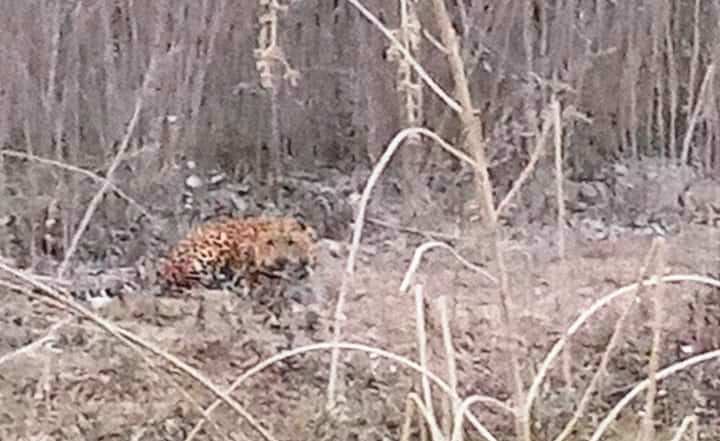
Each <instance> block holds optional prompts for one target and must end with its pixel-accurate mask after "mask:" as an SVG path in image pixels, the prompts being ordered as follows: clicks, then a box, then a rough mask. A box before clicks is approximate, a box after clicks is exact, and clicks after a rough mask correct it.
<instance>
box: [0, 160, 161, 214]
mask: <svg viewBox="0 0 720 441" xmlns="http://www.w3.org/2000/svg"><path fill="white" fill-rule="evenodd" d="M0 155H3V156H12V157H15V158H24V159H29V160H31V161H36V162H39V163H41V164H47V165H52V166H55V167H58V168H62V169H65V170H69V171H72V172H75V173H79V174H81V175H84V176H87V177H89V178H91V179H92V180H93V181H95V182H99V183H105V182H108V183H109V188H110V189H112V191H114V192H115V193H117V194H118V196H120V198H121V199H125V200H126V201H127V202H128V203H129V204H130V205H132V206H134V207H135V208H137V209H138V210H139V211H140V212H141V213H142V214H143V215H144V216H146V217H147V218H148V219H150V220H155V217H154V216H153V215H152V214H150V212H149V211H147V210H146V209H145V207H143V206H142V205H140V203H139V202H137V201H136V200H135V199H133V198H131V197H130V196H128V195H127V194H126V193H125V192H124V191H122V189H121V188H120V187H118V186H117V185H115V184H113V183H112V182H110V181H109V180H108V179H107V178H103V177H102V176H100V175H98V174H96V173H93V172H91V171H90V170H87V169H84V168H81V167H76V166H74V165H71V164H65V163H64V162H60V161H56V160H54V159H48V158H42V157H40V156H36V155H31V154H29V153H23V152H15V151H12V150H0Z"/></svg>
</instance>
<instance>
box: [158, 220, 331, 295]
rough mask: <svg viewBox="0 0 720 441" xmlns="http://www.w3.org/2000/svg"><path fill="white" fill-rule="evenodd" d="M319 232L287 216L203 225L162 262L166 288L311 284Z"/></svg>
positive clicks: (246, 291) (248, 289)
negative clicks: (299, 282) (307, 281)
mask: <svg viewBox="0 0 720 441" xmlns="http://www.w3.org/2000/svg"><path fill="white" fill-rule="evenodd" d="M317 240H318V235H317V232H316V230H315V229H314V228H313V227H311V226H310V225H307V224H305V223H304V222H302V221H300V220H298V219H296V218H294V217H285V216H258V217H223V218H219V219H216V220H213V221H208V222H206V223H203V224H200V225H198V226H196V227H195V228H193V229H192V230H191V231H190V232H189V233H188V234H187V235H186V236H185V237H183V238H182V239H181V240H180V241H178V242H177V243H176V244H175V245H174V246H173V247H172V248H171V250H170V251H169V252H168V253H167V255H166V256H165V257H163V258H161V262H160V265H159V266H158V267H159V270H158V279H159V280H160V282H161V285H162V287H163V288H165V289H168V290H171V291H183V290H187V289H193V288H205V289H215V290H217V289H227V290H230V291H234V292H237V291H239V292H241V293H242V294H245V295H247V294H249V293H250V292H252V291H255V290H257V289H258V288H259V287H260V286H261V285H263V284H272V283H275V282H276V281H285V282H287V283H293V282H295V281H302V280H305V279H307V278H308V277H309V276H310V275H311V274H312V273H313V270H314V268H315V266H316V263H317V258H316V254H315V245H316V243H317Z"/></svg>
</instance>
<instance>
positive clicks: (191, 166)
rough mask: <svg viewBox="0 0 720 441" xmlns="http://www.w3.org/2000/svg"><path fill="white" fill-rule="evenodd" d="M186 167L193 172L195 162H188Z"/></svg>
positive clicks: (195, 165)
mask: <svg viewBox="0 0 720 441" xmlns="http://www.w3.org/2000/svg"><path fill="white" fill-rule="evenodd" d="M186 165H187V168H188V169H189V170H195V167H197V164H196V163H195V161H188V162H187V164H186Z"/></svg>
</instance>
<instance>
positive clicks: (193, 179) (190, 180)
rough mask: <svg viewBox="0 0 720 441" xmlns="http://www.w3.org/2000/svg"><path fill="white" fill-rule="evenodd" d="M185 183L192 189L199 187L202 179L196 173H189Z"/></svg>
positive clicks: (201, 184)
mask: <svg viewBox="0 0 720 441" xmlns="http://www.w3.org/2000/svg"><path fill="white" fill-rule="evenodd" d="M185 185H186V186H187V187H188V188H192V189H196V188H200V187H202V186H203V180H202V178H201V177H199V176H198V175H190V176H188V177H187V179H185Z"/></svg>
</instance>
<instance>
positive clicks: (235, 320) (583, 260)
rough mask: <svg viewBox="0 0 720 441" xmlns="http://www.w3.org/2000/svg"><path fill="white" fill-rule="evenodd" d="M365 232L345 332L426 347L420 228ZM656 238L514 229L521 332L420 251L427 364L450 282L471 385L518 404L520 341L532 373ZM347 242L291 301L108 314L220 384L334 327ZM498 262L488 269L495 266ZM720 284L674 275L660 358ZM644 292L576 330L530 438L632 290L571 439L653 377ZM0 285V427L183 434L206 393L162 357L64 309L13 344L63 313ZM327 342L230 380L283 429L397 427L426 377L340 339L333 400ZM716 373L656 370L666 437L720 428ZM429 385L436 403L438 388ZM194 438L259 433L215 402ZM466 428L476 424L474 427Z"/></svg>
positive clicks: (708, 261)
mask: <svg viewBox="0 0 720 441" xmlns="http://www.w3.org/2000/svg"><path fill="white" fill-rule="evenodd" d="M437 225H439V223H438V224H437ZM366 231H367V234H366V238H365V239H364V240H363V246H362V249H361V253H360V255H359V261H358V267H357V275H356V280H355V289H354V290H353V292H351V294H350V296H349V297H348V299H347V304H346V309H345V316H346V321H345V324H344V329H343V334H344V336H345V337H344V340H345V341H350V342H358V343H364V344H369V345H372V346H377V347H380V348H383V349H386V350H388V351H392V352H396V353H398V354H402V355H405V356H408V357H410V358H412V359H417V354H418V349H417V348H418V346H417V334H416V323H415V319H416V314H415V300H414V297H413V291H410V292H405V293H401V292H399V290H398V288H399V286H400V283H401V281H402V279H403V276H404V274H405V272H406V270H407V267H408V265H409V262H410V260H411V258H412V255H413V252H414V249H415V246H417V245H418V244H420V243H421V239H420V238H419V237H418V236H417V235H414V234H408V233H404V232H401V231H393V230H390V229H387V228H385V227H379V226H377V225H373V224H368V225H367V227H366ZM548 239H549V240H552V238H548ZM473 243H474V244H475V245H473V246H470V245H468V244H462V243H458V244H455V245H456V247H457V248H458V249H459V250H461V252H462V253H463V254H464V255H465V256H466V257H468V258H469V259H470V260H472V261H475V262H477V261H479V260H480V261H482V257H481V255H482V253H481V252H480V251H479V250H478V248H479V247H478V246H477V245H476V243H477V242H473ZM650 243H651V238H650V237H649V236H640V235H636V236H628V237H624V238H621V239H616V240H605V241H598V242H592V241H587V240H583V239H581V238H579V237H578V236H576V235H573V234H570V235H569V237H568V251H567V255H566V257H565V258H564V259H559V258H557V257H556V255H557V251H556V248H555V247H556V246H553V245H546V246H540V247H535V248H533V247H528V246H526V245H523V244H522V243H520V242H519V241H514V240H512V239H509V240H508V241H507V243H506V249H507V252H506V257H507V268H508V272H509V274H510V285H511V292H512V298H511V305H510V309H511V310H510V314H511V317H512V320H513V323H514V330H513V334H514V335H512V336H511V335H507V333H506V332H505V331H503V326H502V321H501V309H500V307H499V301H498V298H499V294H498V290H497V288H496V287H495V285H494V284H493V283H492V282H491V281H489V280H488V279H487V278H485V277H484V276H482V275H479V274H477V273H474V272H472V271H470V270H468V269H466V268H463V266H462V265H461V264H460V263H459V262H458V261H457V260H456V259H455V258H454V257H452V255H451V254H450V253H448V252H447V251H443V250H434V251H432V252H430V253H428V255H426V256H425V259H424V261H423V264H422V265H421V267H420V269H419V271H418V273H417V276H416V279H415V282H416V283H422V285H423V289H424V295H425V297H426V302H425V312H426V318H427V321H428V324H427V330H428V340H429V357H430V360H429V363H430V366H431V367H432V369H433V371H434V372H436V373H438V374H439V375H440V376H441V377H443V378H447V369H446V366H447V361H446V358H445V354H444V349H443V344H442V334H441V328H440V320H439V317H440V316H439V312H438V302H437V299H438V298H439V297H440V296H446V297H447V301H448V304H449V305H450V315H451V319H450V324H451V330H452V333H453V339H454V346H455V350H456V351H457V354H456V357H457V370H458V384H459V392H460V394H461V396H469V395H471V394H480V395H487V396H491V397H494V398H496V399H499V400H501V401H505V402H507V403H508V404H511V402H510V400H511V388H510V387H509V385H510V384H511V383H510V381H511V375H510V369H509V364H508V356H509V353H510V351H511V350H514V351H516V353H517V354H519V355H520V357H519V362H520V368H521V371H522V374H523V381H524V382H525V385H526V387H527V386H528V385H529V384H530V381H531V379H532V376H533V374H534V373H535V372H536V371H537V368H538V366H539V364H540V363H541V361H542V359H543V358H544V356H545V354H547V352H548V350H549V349H550V347H551V346H552V345H553V344H554V343H555V342H556V341H557V340H558V338H559V336H560V335H561V333H562V332H563V331H564V330H566V329H567V328H568V327H569V326H570V324H571V323H572V321H573V320H575V318H577V316H578V315H579V314H580V313H581V311H583V310H585V309H586V308H588V307H589V306H590V305H591V304H592V303H593V302H594V301H596V300H598V299H600V298H601V297H602V296H604V295H606V294H608V293H610V292H611V291H613V290H615V289H617V288H618V287H621V286H624V285H626V284H629V283H632V282H634V281H635V280H636V279H637V276H638V274H639V271H640V268H641V266H642V264H643V261H644V259H645V255H646V253H647V251H648V250H649V248H650ZM718 250H720V230H718V229H714V228H711V227H705V226H698V225H689V224H688V225H683V227H682V229H681V231H680V233H678V234H676V235H673V236H670V237H669V238H668V242H667V252H668V256H667V263H668V267H669V272H670V273H672V274H691V273H700V274H714V275H715V276H716V277H717V273H718V269H719V268H720V253H719V252H718ZM346 251H347V250H346V247H345V246H344V245H343V243H341V242H336V241H332V240H325V241H323V242H322V243H321V246H320V251H319V253H320V263H319V267H318V271H317V272H316V274H315V275H314V276H313V279H312V281H311V285H312V286H311V287H312V289H311V290H309V289H299V290H297V291H293V292H292V293H290V294H288V295H287V299H286V301H285V303H284V304H283V305H284V306H283V308H281V309H277V308H271V307H269V305H261V304H258V302H256V301H253V300H250V299H241V298H237V297H235V296H232V295H228V294H225V293H221V292H193V293H192V295H191V296H189V297H187V298H166V297H151V296H143V295H132V296H127V297H126V298H124V299H123V300H122V301H120V300H117V301H113V302H112V303H110V304H109V305H108V306H106V307H105V308H103V309H101V310H100V311H99V313H100V314H101V315H102V316H104V317H106V318H109V319H111V320H112V321H113V322H115V323H117V324H118V325H119V326H121V327H123V328H125V329H127V330H129V331H131V332H133V333H136V334H137V335H138V336H140V337H142V338H144V339H146V340H148V341H150V342H152V343H154V344H156V345H157V346H159V347H161V348H164V349H165V350H167V351H168V352H169V353H171V354H173V355H175V356H177V357H179V358H180V359H182V360H183V361H185V362H186V363H188V364H189V365H191V366H192V367H194V368H195V369H197V370H199V371H200V372H202V373H203V374H204V375H206V376H207V377H208V378H209V379H210V380H211V381H212V382H213V383H215V384H216V385H219V386H220V387H221V388H225V387H228V386H229V385H230V384H231V383H232V382H233V381H234V380H235V379H236V378H237V377H238V376H240V375H241V374H242V373H243V372H245V371H246V370H247V369H249V368H250V367H252V366H253V365H255V364H256V363H257V362H259V361H260V360H262V359H265V358H267V357H269V356H271V355H273V354H275V353H277V352H278V351H281V350H284V349H289V348H293V347H298V346H301V345H305V344H309V343H313V342H323V341H328V340H329V339H330V337H331V335H332V326H333V324H332V318H333V313H334V308H335V300H336V297H337V293H338V289H339V286H340V283H341V275H342V273H343V267H344V264H345V258H346V255H347V254H346ZM488 265H489V266H488V267H487V268H486V269H487V270H488V271H489V272H490V273H492V274H497V273H496V268H493V267H492V265H490V264H488ZM718 294H720V292H718V290H714V291H713V290H711V289H709V288H706V287H703V286H700V285H692V284H685V283H684V284H673V285H668V286H666V287H665V292H664V293H662V299H661V301H660V304H661V305H662V308H663V311H664V314H665V315H664V320H663V321H662V331H663V332H662V337H663V341H662V350H661V360H660V366H661V367H663V366H667V365H669V364H671V363H673V362H675V361H678V360H680V359H683V358H687V357H689V356H692V355H693V354H697V353H699V352H702V351H709V350H712V349H717V348H719V347H720V300H718ZM652 295H659V294H658V291H657V290H648V291H646V292H645V294H644V295H643V297H642V299H641V301H639V302H635V303H632V299H631V298H630V296H626V297H627V298H622V299H619V300H618V301H615V302H613V303H611V304H610V305H609V306H608V307H606V308H604V309H602V310H601V311H600V312H599V313H598V314H597V315H596V316H595V317H594V318H592V319H591V320H590V322H589V323H588V324H586V325H585V326H584V327H583V328H582V329H581V331H580V332H579V333H578V334H577V335H576V337H575V338H573V340H572V342H571V345H570V346H569V349H568V350H567V351H566V352H565V353H564V354H563V356H562V357H561V360H558V362H557V363H556V366H555V367H554V368H553V370H552V371H551V373H550V376H549V378H548V379H547V380H546V384H547V387H544V388H543V391H542V394H541V397H540V398H539V399H538V401H537V404H536V408H535V410H534V412H533V419H534V422H533V430H534V431H535V435H536V439H538V440H549V439H552V437H553V436H554V435H557V433H559V430H560V429H562V427H563V425H564V424H565V423H566V422H567V421H568V419H569V418H570V416H571V415H572V411H573V410H574V407H575V403H577V402H578V400H579V399H580V397H581V396H582V394H583V391H584V388H585V387H586V386H587V384H588V382H589V380H590V378H591V376H592V375H593V374H594V373H595V371H596V370H597V366H598V364H599V363H600V359H601V356H602V353H603V351H604V349H605V347H606V345H607V343H608V341H609V339H610V337H611V335H612V333H613V329H614V327H615V324H616V321H617V320H618V318H619V317H620V315H621V313H622V311H623V310H624V308H626V307H627V306H628V305H629V304H632V310H631V312H630V313H629V315H628V317H627V319H626V322H625V325H624V327H623V330H622V332H621V338H620V339H619V342H618V343H617V346H616V348H615V350H614V351H613V353H612V354H611V359H610V362H609V366H608V368H607V373H606V375H605V376H604V377H603V379H602V381H601V384H600V386H599V391H598V392H596V393H595V394H594V395H593V398H592V400H591V404H590V408H589V410H588V415H586V417H584V418H583V419H582V421H581V424H580V429H579V430H578V432H577V433H576V438H575V439H587V436H588V434H589V433H591V432H592V430H591V429H592V428H593V427H596V425H597V423H598V421H599V420H600V419H601V418H602V417H603V416H604V415H606V414H607V412H608V411H609V409H610V408H612V406H613V405H614V404H615V403H617V402H618V401H619V400H620V399H621V398H622V397H623V395H624V394H625V393H626V392H627V391H628V390H629V388H631V387H632V386H633V385H635V384H636V383H637V382H638V381H641V380H642V379H644V378H645V377H646V375H647V363H648V355H649V352H650V347H651V343H652V327H651V322H652V320H653V306H652V301H651V296H652ZM0 299H1V300H2V302H1V303H0V305H1V306H0V322H1V323H0V326H1V328H2V333H0V357H3V358H2V360H3V362H2V364H0V401H1V402H2V406H0V439H2V440H7V441H15V440H70V439H72V440H142V441H155V440H182V439H186V437H187V435H188V434H189V433H190V431H191V430H192V429H193V427H194V426H195V425H196V424H197V423H198V422H200V421H201V420H202V416H201V413H200V409H201V407H206V406H208V405H209V404H210V403H211V402H212V401H213V400H214V397H213V396H212V395H211V394H210V393H209V392H208V391H207V390H206V389H204V388H203V387H201V386H200V385H198V384H197V383H195V382H194V381H192V380H190V379H189V378H187V377H186V376H184V375H182V374H180V373H178V372H176V371H175V370H174V369H170V368H168V366H167V365H166V363H164V362H162V361H159V360H158V359H157V358H155V357H152V356H149V354H145V357H141V356H140V355H139V354H138V353H137V352H135V351H133V350H131V349H130V348H128V347H127V346H126V345H124V344H122V343H121V342H119V341H117V340H116V339H115V338H113V337H112V336H110V335H108V334H107V333H105V332H103V331H102V330H101V329H99V328H98V327H97V326H95V325H94V324H93V323H92V322H90V321H88V320H85V319H80V318H72V319H71V320H70V321H69V322H68V323H67V324H66V325H64V326H62V327H60V328H59V329H57V331H55V332H54V333H53V334H52V338H50V339H48V340H46V341H44V342H43V343H42V344H40V345H38V346H33V347H30V348H29V349H28V350H26V351H24V352H22V353H16V352H15V351H17V350H18V349H20V348H23V347H25V346H26V345H29V344H31V343H33V342H35V341H37V340H39V339H42V338H43V337H44V336H45V335H46V334H47V333H48V330H50V329H52V328H53V325H55V324H56V323H58V322H60V321H62V320H65V319H66V318H67V317H70V314H69V313H67V312H64V311H61V310H58V309H55V308H52V307H49V306H46V305H44V304H43V303H42V302H39V301H37V300H30V299H29V298H27V297H26V296H23V295H21V294H18V293H14V292H7V291H0ZM10 354H12V357H11V358H10V359H6V357H7V356H9V355H10ZM329 359H330V358H329V353H327V352H312V353H309V354H304V355H302V356H299V357H295V358H293V359H290V360H287V361H285V362H283V363H279V364H277V365H274V366H272V367H270V368H267V369H265V370H263V371H262V372H260V373H259V374H257V375H255V376H252V377H251V378H249V379H248V380H246V381H245V382H244V383H243V384H242V385H241V386H240V387H239V388H238V389H237V390H236V391H235V392H234V393H233V396H234V397H235V398H236V399H237V400H238V401H239V402H240V403H241V404H242V405H244V406H245V408H246V409H247V410H248V411H249V412H250V414H252V415H253V416H254V417H255V418H256V419H257V420H259V421H260V422H261V424H262V426H263V427H264V428H266V429H267V430H268V431H269V432H270V433H272V434H273V435H274V436H275V437H276V438H277V439H279V440H301V439H302V440H305V439H316V440H330V439H333V440H334V439H341V440H381V439H399V437H400V432H401V429H402V427H403V424H404V412H405V407H406V400H407V396H408V394H409V393H410V392H415V393H419V394H421V388H420V382H419V376H418V375H417V374H416V373H415V372H412V371H410V370H408V369H405V368H403V367H400V366H399V365H397V364H395V363H392V362H390V361H388V360H384V359H381V358H378V357H371V356H368V355H367V354H365V353H361V352H350V351H346V352H343V353H342V355H341V361H342V365H341V371H340V384H339V390H338V393H339V406H338V408H337V409H336V410H334V411H333V413H332V414H328V413H326V411H325V410H324V405H325V388H326V385H327V378H328V366H329ZM718 372H720V361H717V360H716V361H711V362H707V363H704V364H699V365H697V366H695V367H693V368H691V369H689V370H685V371H682V372H681V373H679V374H676V375H673V376H671V377H669V378H668V379H666V380H664V381H662V382H661V383H660V393H659V395H658V400H657V406H656V411H655V412H656V413H655V417H656V418H655V419H656V421H657V424H656V428H657V430H658V433H659V434H660V435H659V436H658V438H657V439H665V438H663V437H664V436H666V435H667V434H668V433H670V431H671V430H672V428H674V427H677V426H678V425H679V424H680V422H681V420H682V419H683V418H684V417H686V416H689V415H697V416H698V418H699V424H700V428H701V435H702V437H701V439H720V431H718V429H717V428H718V427H720V424H719V423H720V412H719V403H720V376H719V375H718ZM434 392H435V398H436V402H437V406H436V409H437V412H438V414H439V415H442V414H443V412H442V406H443V400H442V399H441V398H440V397H441V396H442V394H441V393H440V392H439V390H435V391H434ZM188 396H190V397H192V400H189V399H188ZM643 398H644V395H643V394H640V396H638V398H636V399H635V401H634V402H633V405H632V409H628V410H626V411H624V412H623V414H622V418H621V421H620V423H618V424H616V425H615V426H614V430H613V431H612V432H611V433H610V434H609V435H608V438H606V439H630V438H623V436H628V435H627V434H628V433H634V432H633V429H637V421H639V419H638V418H639V417H638V416H637V411H638V410H640V409H642V406H643ZM473 410H474V412H475V414H476V415H477V417H478V419H479V420H480V421H481V422H482V423H483V424H486V425H487V427H488V428H489V429H491V430H492V431H493V432H494V433H495V434H496V436H497V437H498V439H511V435H512V431H513V425H512V419H511V416H510V415H508V414H507V413H505V412H504V411H503V410H501V409H498V408H497V407H491V406H486V405H476V406H474V407H473ZM415 433H417V430H416V431H415ZM195 439H197V440H211V439H212V440H221V439H227V440H240V439H261V437H260V436H259V435H258V434H257V433H256V432H255V431H254V430H253V429H252V428H251V427H250V426H249V425H248V423H247V422H246V421H244V420H243V419H241V418H239V417H238V416H237V415H236V414H235V413H234V412H232V411H231V410H230V409H229V408H228V407H227V406H225V405H221V406H220V407H219V408H218V409H217V410H215V411H214V412H213V413H212V414H211V417H210V422H209V423H206V424H204V425H203V427H202V429H201V430H200V431H199V432H198V434H197V437H196V438H195ZM466 439H470V440H473V439H481V437H480V435H478V434H477V433H476V432H474V431H472V430H467V435H466ZM668 439H669V438H668Z"/></svg>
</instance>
